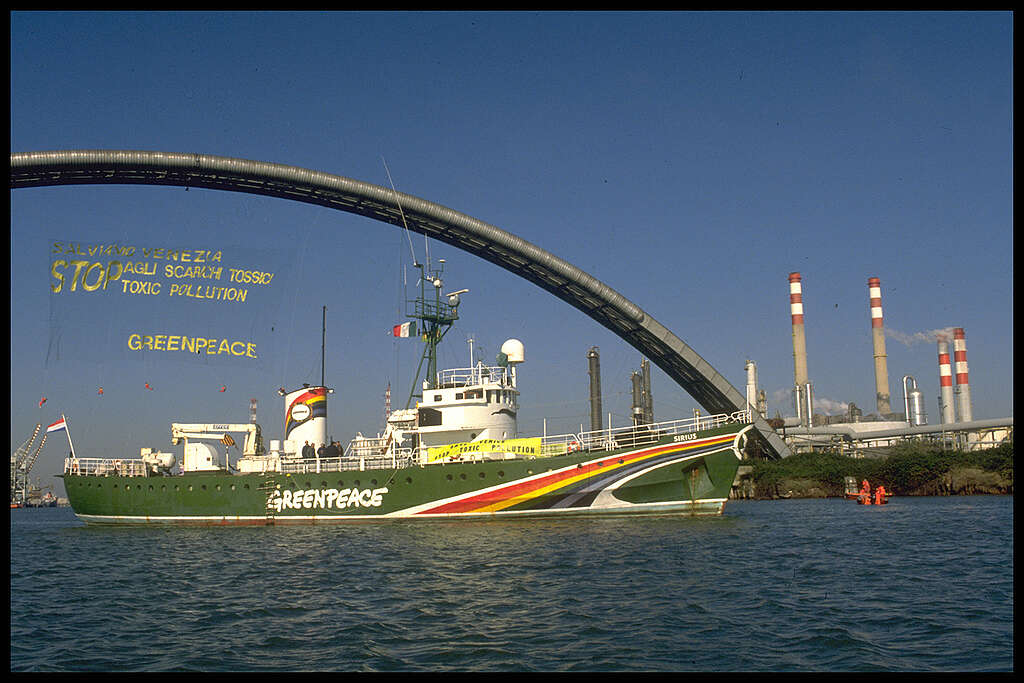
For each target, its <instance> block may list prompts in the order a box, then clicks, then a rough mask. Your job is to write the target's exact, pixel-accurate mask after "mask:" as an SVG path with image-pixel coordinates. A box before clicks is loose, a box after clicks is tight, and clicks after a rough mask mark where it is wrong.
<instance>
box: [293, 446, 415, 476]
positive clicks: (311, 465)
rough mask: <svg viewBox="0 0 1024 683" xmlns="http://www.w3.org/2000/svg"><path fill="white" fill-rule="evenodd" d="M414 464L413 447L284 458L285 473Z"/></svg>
mask: <svg viewBox="0 0 1024 683" xmlns="http://www.w3.org/2000/svg"><path fill="white" fill-rule="evenodd" d="M411 464H412V451H411V449H408V448H405V449H397V450H396V451H394V452H392V453H385V454H380V455H359V456H342V457H338V458H307V459H303V460H282V461H281V472H282V473H284V474H320V473H323V472H347V471H352V470H355V471H363V470H368V469H398V468H400V467H408V466H409V465H411Z"/></svg>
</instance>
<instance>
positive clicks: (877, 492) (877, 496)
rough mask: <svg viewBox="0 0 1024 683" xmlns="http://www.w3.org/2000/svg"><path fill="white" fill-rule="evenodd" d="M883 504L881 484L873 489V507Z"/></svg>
mask: <svg viewBox="0 0 1024 683" xmlns="http://www.w3.org/2000/svg"><path fill="white" fill-rule="evenodd" d="M884 503H885V487H884V486H882V485H881V484H879V485H878V488H876V489H875V505H882V504H884Z"/></svg>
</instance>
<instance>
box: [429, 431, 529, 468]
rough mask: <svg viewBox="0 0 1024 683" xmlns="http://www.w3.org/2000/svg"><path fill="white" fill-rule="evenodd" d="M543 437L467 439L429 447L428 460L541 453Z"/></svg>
mask: <svg viewBox="0 0 1024 683" xmlns="http://www.w3.org/2000/svg"><path fill="white" fill-rule="evenodd" d="M540 441H541V437H539V436H537V437H532V438H529V439H482V440H480V441H466V442H463V443H453V444H448V445H447V446H437V447H435V448H428V449H427V462H434V461H435V460H450V459H453V458H464V457H467V456H468V457H472V456H474V455H477V454H479V453H516V454H517V455H540Z"/></svg>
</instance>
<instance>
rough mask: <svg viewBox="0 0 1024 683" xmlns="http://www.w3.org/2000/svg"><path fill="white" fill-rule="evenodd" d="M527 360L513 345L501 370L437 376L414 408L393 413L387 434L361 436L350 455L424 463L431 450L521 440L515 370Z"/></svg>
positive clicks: (504, 351)
mask: <svg viewBox="0 0 1024 683" xmlns="http://www.w3.org/2000/svg"><path fill="white" fill-rule="evenodd" d="M524 360H525V352H524V348H523V344H522V342H520V341H519V340H516V339H510V340H508V341H506V342H505V343H504V344H502V347H501V354H500V355H499V363H500V364H499V365H494V366H490V365H484V364H483V363H482V362H477V363H476V364H475V365H472V366H471V367H466V368H452V369H448V370H442V371H440V372H438V374H437V377H436V378H435V381H433V382H424V385H425V386H424V388H423V395H422V397H421V399H420V401H419V402H418V403H417V404H416V407H415V408H409V409H406V410H396V411H394V412H392V413H391V415H390V416H389V417H388V420H387V424H386V426H385V430H384V433H383V434H378V435H377V436H376V437H364V436H362V435H361V434H360V435H357V436H356V438H355V439H353V440H352V442H351V443H350V444H349V447H348V449H346V455H349V456H360V457H371V456H381V455H392V454H396V453H408V454H411V455H415V456H417V457H419V459H420V460H421V461H424V462H425V461H426V453H427V451H428V449H430V448H436V447H439V446H447V445H450V444H455V443H472V442H482V441H505V440H508V439H515V438H517V437H518V436H519V434H518V427H517V416H518V413H519V389H518V387H517V378H516V368H517V366H518V365H519V364H520V363H522V362H523V361H524Z"/></svg>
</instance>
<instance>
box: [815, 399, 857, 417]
mask: <svg viewBox="0 0 1024 683" xmlns="http://www.w3.org/2000/svg"><path fill="white" fill-rule="evenodd" d="M814 409H815V410H817V411H818V412H820V413H824V414H826V415H845V414H846V413H847V412H848V411H849V410H850V404H849V403H844V402H843V401H833V400H832V399H830V398H818V397H815V398H814Z"/></svg>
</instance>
